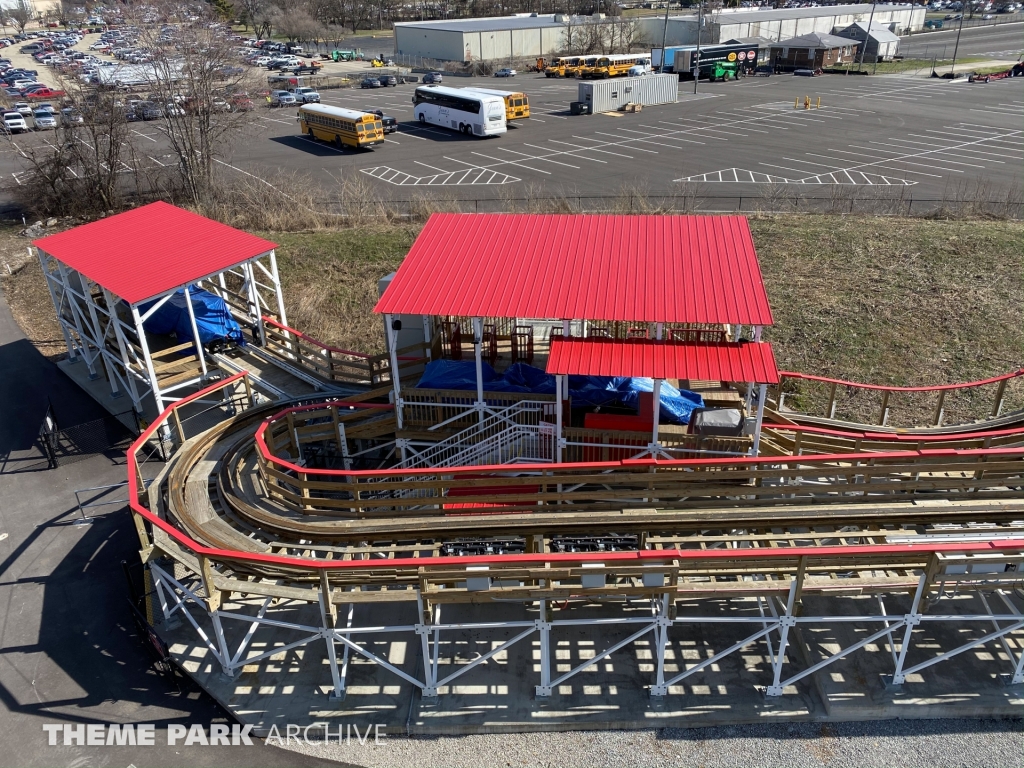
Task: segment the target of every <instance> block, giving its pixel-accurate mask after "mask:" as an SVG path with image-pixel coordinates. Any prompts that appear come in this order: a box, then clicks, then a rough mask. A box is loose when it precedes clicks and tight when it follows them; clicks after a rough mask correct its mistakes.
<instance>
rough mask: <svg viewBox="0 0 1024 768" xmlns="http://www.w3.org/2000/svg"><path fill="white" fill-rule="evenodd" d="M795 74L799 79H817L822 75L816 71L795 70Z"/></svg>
mask: <svg viewBox="0 0 1024 768" xmlns="http://www.w3.org/2000/svg"><path fill="white" fill-rule="evenodd" d="M793 74H794V75H796V76H797V77H815V76H816V75H819V74H821V73H820V72H819V71H817V70H814V69H794V70H793Z"/></svg>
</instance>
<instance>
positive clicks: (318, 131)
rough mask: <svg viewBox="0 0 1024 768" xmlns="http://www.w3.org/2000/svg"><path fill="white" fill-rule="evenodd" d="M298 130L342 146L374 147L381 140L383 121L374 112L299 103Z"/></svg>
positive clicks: (382, 137) (314, 137) (381, 142)
mask: <svg viewBox="0 0 1024 768" xmlns="http://www.w3.org/2000/svg"><path fill="white" fill-rule="evenodd" d="M298 120H299V125H300V126H301V128H302V133H303V134H304V135H307V136H309V137H310V138H313V139H320V141H329V142H331V143H332V144H333V145H334V146H336V147H337V148H338V149H342V148H343V147H354V148H356V149H361V148H363V147H375V146H377V145H378V144H383V143H384V124H383V123H382V122H381V119H380V118H379V117H377V116H376V115H373V114H369V113H367V112H359V111H357V110H355V109H342V108H341V107H328V106H326V105H325V104H303V105H302V106H301V107H299V117H298Z"/></svg>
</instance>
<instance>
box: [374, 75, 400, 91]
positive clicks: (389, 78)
mask: <svg viewBox="0 0 1024 768" xmlns="http://www.w3.org/2000/svg"><path fill="white" fill-rule="evenodd" d="M377 79H378V80H380V86H381V88H386V87H387V86H389V85H390V86H392V87H395V86H397V85H398V78H397V77H395V76H394V75H381V76H380V77H378V78H377Z"/></svg>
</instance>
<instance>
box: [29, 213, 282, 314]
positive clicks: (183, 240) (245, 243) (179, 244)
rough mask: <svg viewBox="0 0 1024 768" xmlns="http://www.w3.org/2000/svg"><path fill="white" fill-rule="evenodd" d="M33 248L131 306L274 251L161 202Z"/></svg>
mask: <svg viewBox="0 0 1024 768" xmlns="http://www.w3.org/2000/svg"><path fill="white" fill-rule="evenodd" d="M33 244H34V245H36V246H38V247H39V248H40V249H41V250H43V251H45V252H46V253H48V254H50V255H51V256H53V257H55V258H57V259H59V260H60V261H62V262H64V263H65V264H67V265H68V266H69V267H71V268H72V269H75V270H77V271H79V272H81V273H82V274H83V275H85V276H86V277H88V278H89V279H90V280H93V281H94V282H96V283H98V284H99V285H101V286H103V287H104V288H106V289H107V290H109V291H110V292H111V293H113V294H114V295H115V296H118V297H120V298H122V299H124V300H125V301H127V302H128V303H129V304H135V303H137V302H139V301H143V300H145V299H151V298H153V297H154V296H160V295H163V294H164V293H167V292H168V291H170V290H172V289H174V288H179V287H181V286H183V285H186V284H188V283H191V282H193V281H195V280H198V279H199V278H201V277H206V276H207V275H213V274H216V273H217V272H220V271H222V270H224V269H227V268H228V267H232V266H235V265H236V264H241V263H242V262H244V261H247V260H248V259H251V258H253V257H254V256H259V255H260V254H262V253H266V252H267V251H270V250H273V249H274V248H276V247H277V245H276V244H275V243H272V242H270V241H269V240H264V239H263V238H261V237H256V236H255V235H250V234H249V233H247V232H242V231H240V230H237V229H233V228H232V227H229V226H227V225H226V224H221V223H220V222H217V221H213V220H211V219H207V218H204V217H203V216H199V215H198V214H195V213H191V212H189V211H186V210H183V209H181V208H177V207H175V206H173V205H170V204H168V203H162V202H161V203H151V204H150V205H144V206H142V207H141V208H136V209H134V210H131V211H127V212H126V213H120V214H118V215H116V216H110V217H108V218H105V219H100V220H99V221H94V222H92V223H91V224H84V225H82V226H81V227H75V228H74V229H69V230H68V231H67V232H61V233H60V234H57V235H50V236H49V237H44V238H42V239H40V240H36V241H34V243H33Z"/></svg>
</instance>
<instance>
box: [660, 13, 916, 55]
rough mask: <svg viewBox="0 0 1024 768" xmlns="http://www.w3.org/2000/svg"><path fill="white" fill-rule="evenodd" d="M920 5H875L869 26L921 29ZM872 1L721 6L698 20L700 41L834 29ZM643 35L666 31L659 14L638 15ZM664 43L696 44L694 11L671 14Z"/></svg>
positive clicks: (857, 18)
mask: <svg viewBox="0 0 1024 768" xmlns="http://www.w3.org/2000/svg"><path fill="white" fill-rule="evenodd" d="M924 16H925V8H924V6H909V5H877V6H875V12H874V17H873V18H872V28H874V27H876V26H884V27H885V28H886V29H887V30H889V31H890V32H893V33H894V34H896V35H902V34H906V33H907V32H908V31H914V32H917V31H918V30H921V29H923V28H924ZM869 17H871V5H868V4H864V5H833V6H826V7H820V8H780V9H776V10H757V11H752V10H748V9H745V8H743V9H739V10H731V9H728V8H726V9H722V10H720V11H716V12H714V13H712V14H709V15H708V16H706V17H705V18H704V19H703V25H704V32H703V33H702V35H701V43H702V44H708V43H711V44H714V43H723V42H725V41H727V40H733V39H737V38H747V37H764V38H768V39H769V40H772V41H774V42H778V41H781V40H787V39H790V38H794V37H800V36H802V35H808V34H813V33H816V32H817V33H820V34H836V32H835V30H840V29H846V28H848V27H849V26H851V25H853V24H856V23H857V22H864V23H867V21H868V19H869ZM642 24H643V31H644V33H645V36H646V37H647V38H648V39H650V40H654V41H655V45H659V46H660V43H661V38H662V34H663V33H665V32H666V25H665V20H664V19H659V18H655V17H647V18H644V19H643V20H642ZM665 37H666V43H667V44H668V45H695V44H696V43H697V16H696V15H687V16H670V17H669V19H668V25H667V34H666V35H665Z"/></svg>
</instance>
